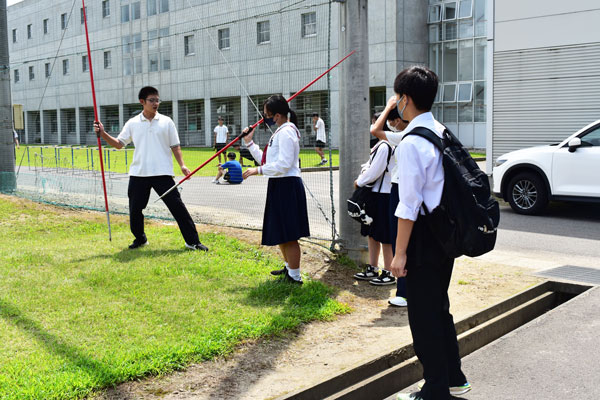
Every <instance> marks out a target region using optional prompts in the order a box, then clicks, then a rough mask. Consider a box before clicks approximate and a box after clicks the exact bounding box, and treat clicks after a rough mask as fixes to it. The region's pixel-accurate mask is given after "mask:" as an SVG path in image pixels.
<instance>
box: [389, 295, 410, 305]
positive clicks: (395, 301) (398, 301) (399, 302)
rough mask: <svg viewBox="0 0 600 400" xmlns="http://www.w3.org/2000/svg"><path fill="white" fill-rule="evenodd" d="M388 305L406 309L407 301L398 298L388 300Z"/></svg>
mask: <svg viewBox="0 0 600 400" xmlns="http://www.w3.org/2000/svg"><path fill="white" fill-rule="evenodd" d="M388 304H389V305H390V306H394V307H406V306H407V305H408V304H407V303H406V299H405V298H404V297H400V296H396V297H394V298H393V299H389V300H388Z"/></svg>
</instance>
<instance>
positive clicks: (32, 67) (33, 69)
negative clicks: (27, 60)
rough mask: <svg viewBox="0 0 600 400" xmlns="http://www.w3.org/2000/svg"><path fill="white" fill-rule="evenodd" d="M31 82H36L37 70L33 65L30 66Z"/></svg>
mask: <svg viewBox="0 0 600 400" xmlns="http://www.w3.org/2000/svg"><path fill="white" fill-rule="evenodd" d="M29 80H30V81H34V80H35V68H34V66H33V65H30V66H29Z"/></svg>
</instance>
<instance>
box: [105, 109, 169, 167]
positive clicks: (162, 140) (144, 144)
mask: <svg viewBox="0 0 600 400" xmlns="http://www.w3.org/2000/svg"><path fill="white" fill-rule="evenodd" d="M117 139H118V140H119V141H120V142H121V143H123V145H125V146H127V145H128V144H130V143H133V145H134V146H135V150H134V151H133V162H132V163H131V166H130V167H129V175H130V176H159V175H169V176H173V156H172V154H171V148H172V147H177V146H179V135H178V134H177V128H175V123H174V122H173V120H172V119H171V118H169V117H167V116H166V115H162V114H159V113H156V116H155V117H154V118H153V119H152V121H149V120H148V119H147V118H146V117H144V113H139V115H136V116H135V117H133V118H131V119H130V120H129V121H127V122H126V123H125V126H123V130H122V131H121V133H119V136H118V137H117Z"/></svg>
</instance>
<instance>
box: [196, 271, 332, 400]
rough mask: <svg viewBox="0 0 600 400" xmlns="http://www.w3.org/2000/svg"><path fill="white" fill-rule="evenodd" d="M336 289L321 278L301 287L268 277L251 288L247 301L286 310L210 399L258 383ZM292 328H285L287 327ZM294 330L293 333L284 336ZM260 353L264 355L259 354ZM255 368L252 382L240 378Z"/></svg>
mask: <svg viewBox="0 0 600 400" xmlns="http://www.w3.org/2000/svg"><path fill="white" fill-rule="evenodd" d="M335 292H336V289H333V288H330V287H327V286H326V285H324V284H322V283H321V282H319V281H308V282H305V283H304V285H302V286H299V285H295V284H292V283H287V282H281V281H280V279H277V280H266V281H264V282H262V283H260V284H259V285H258V286H256V287H254V288H252V289H250V291H249V292H248V294H247V296H246V298H245V300H244V302H245V303H246V304H247V305H250V306H252V307H257V308H261V307H265V306H282V307H284V308H283V310H282V311H281V312H280V313H279V314H277V315H274V316H273V317H272V318H271V321H270V323H269V327H268V328H267V329H266V330H267V331H270V332H272V333H271V336H267V337H263V338H262V339H261V340H259V341H258V342H257V343H255V344H253V345H252V346H251V347H250V348H247V349H246V351H245V352H244V353H243V355H241V356H240V357H236V359H237V360H238V361H237V364H236V365H235V367H233V368H232V369H230V370H228V372H227V376H226V377H225V378H224V379H223V380H222V381H221V382H220V383H219V385H218V386H216V387H214V388H213V389H212V390H210V393H209V394H208V398H211V399H212V398H218V397H219V396H220V395H222V394H223V393H227V395H228V396H235V395H241V394H244V393H246V392H247V391H248V388H249V387H251V386H254V385H256V384H257V383H258V382H259V381H260V379H261V377H262V376H263V375H264V374H265V372H267V371H269V370H272V369H274V368H275V367H276V365H277V364H276V360H277V358H278V357H279V356H280V354H282V353H284V352H285V351H286V350H287V349H288V348H289V347H290V346H291V344H292V342H293V341H294V340H295V339H296V337H297V336H298V334H299V333H300V331H301V330H302V324H303V323H306V322H310V321H313V320H315V319H316V318H318V312H319V310H320V309H322V308H323V307H326V306H327V304H328V302H329V301H330V300H332V299H333V298H334V297H335ZM288 326H289V328H286V327H288ZM286 333H292V335H285V334H286ZM257 354H261V355H262V357H260V358H259V357H257ZM248 371H252V372H253V376H252V378H251V381H250V382H248V381H241V382H240V379H239V377H240V376H247V372H248Z"/></svg>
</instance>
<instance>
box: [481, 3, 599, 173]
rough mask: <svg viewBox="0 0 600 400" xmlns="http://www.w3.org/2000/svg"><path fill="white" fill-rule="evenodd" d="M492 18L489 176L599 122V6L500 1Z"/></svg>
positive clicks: (493, 10)
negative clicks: (518, 154) (514, 158)
mask: <svg viewBox="0 0 600 400" xmlns="http://www.w3.org/2000/svg"><path fill="white" fill-rule="evenodd" d="M490 14H491V15H490V19H491V20H492V21H493V30H492V31H491V32H490V33H489V43H490V44H491V45H490V52H489V56H490V59H491V60H490V63H489V66H490V68H491V72H492V73H490V76H493V88H490V89H492V90H490V91H489V92H488V96H489V97H488V98H489V104H488V115H490V116H491V118H489V119H488V121H487V123H488V130H487V132H488V136H487V154H488V155H491V157H488V161H487V162H488V165H487V167H488V171H491V167H492V162H493V160H495V159H496V158H497V157H498V156H500V155H501V154H503V153H506V152H508V151H512V150H516V149H520V148H524V147H530V146H535V145H542V144H549V143H557V142H560V141H562V140H563V139H565V138H566V137H567V136H569V135H570V134H572V133H574V132H575V131H577V130H578V129H580V128H582V127H584V126H585V125H587V124H589V123H590V122H593V121H595V120H597V119H600V68H598V61H599V60H600V29H599V28H598V26H597V25H598V24H597V21H598V20H600V5H599V4H598V1H595V0H572V1H568V2H565V1H547V0H546V1H544V0H529V1H526V2H523V1H517V0H502V1H495V2H494V7H493V8H491V13H490ZM492 132H493V135H492Z"/></svg>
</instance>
